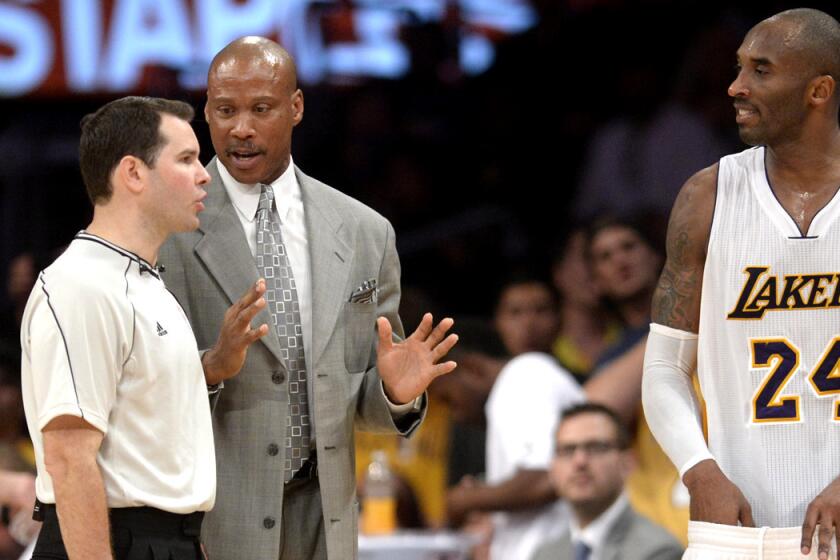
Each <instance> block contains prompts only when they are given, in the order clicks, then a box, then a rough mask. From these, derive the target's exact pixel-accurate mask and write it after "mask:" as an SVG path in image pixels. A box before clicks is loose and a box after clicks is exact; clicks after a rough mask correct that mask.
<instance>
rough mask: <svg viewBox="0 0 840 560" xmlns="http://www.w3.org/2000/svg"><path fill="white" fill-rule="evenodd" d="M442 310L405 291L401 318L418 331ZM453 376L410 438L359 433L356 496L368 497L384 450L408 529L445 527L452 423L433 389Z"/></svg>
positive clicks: (419, 293) (422, 296)
mask: <svg viewBox="0 0 840 560" xmlns="http://www.w3.org/2000/svg"><path fill="white" fill-rule="evenodd" d="M438 308H439V306H438V305H437V303H436V302H435V301H434V300H432V299H431V298H430V297H429V296H428V295H427V294H426V293H425V292H424V291H423V290H420V289H417V288H408V289H406V290H403V298H402V300H401V302H400V317H401V318H402V319H403V325H404V327H405V328H407V329H409V332H413V331H414V329H416V328H417V326H418V325H419V324H420V320H421V319H422V318H423V314H424V313H425V312H426V311H431V313H432V314H433V315H434V316H435V317H439V316H440V315H439V311H438ZM459 328H460V325H459ZM459 334H460V330H459ZM453 374H454V372H452V373H450V374H447V375H445V376H443V377H442V378H438V379H436V380H435V381H433V382H432V384H431V385H430V386H429V398H430V403H429V410H428V412H427V414H426V418H425V420H424V422H423V424H421V425H420V427H419V428H418V429H417V430H416V431H415V432H414V434H413V435H412V437H411V438H410V439H406V438H403V437H400V436H398V435H396V434H377V433H371V432H363V431H361V430H356V431H355V436H354V440H355V446H356V481H357V485H358V494H359V496H360V497H361V496H363V495H364V492H365V489H364V475H365V472H366V471H367V466H368V464H369V463H370V462H371V460H372V454H373V452H374V451H377V450H381V451H384V452H385V454H386V456H387V457H388V464H389V465H390V466H391V469H392V471H393V474H394V475H395V478H396V480H397V492H396V498H397V525H398V526H399V527H401V528H404V529H416V528H421V527H426V526H432V527H440V526H441V525H443V522H444V497H445V495H446V486H447V482H448V476H449V475H448V469H447V461H448V459H449V452H450V443H449V439H450V430H451V424H452V421H451V410H450V407H449V406H448V403H446V402H445V401H444V400H442V399H441V398H440V397H439V395H438V394H437V392H436V389H435V387H436V384H438V382H441V381H442V380H444V379H448V378H449V377H450V376H451V375H453Z"/></svg>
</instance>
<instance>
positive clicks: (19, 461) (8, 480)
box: [0, 350, 40, 560]
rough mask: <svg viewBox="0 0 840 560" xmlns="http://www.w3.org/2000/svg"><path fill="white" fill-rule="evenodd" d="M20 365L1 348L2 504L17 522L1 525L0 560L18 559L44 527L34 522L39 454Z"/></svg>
mask: <svg viewBox="0 0 840 560" xmlns="http://www.w3.org/2000/svg"><path fill="white" fill-rule="evenodd" d="M19 368H20V366H19V363H18V361H17V354H16V353H13V352H10V351H8V350H0V506H5V507H6V508H7V512H8V517H9V521H11V522H13V525H12V526H9V527H7V526H6V525H5V524H2V525H0V560H7V559H9V560H17V558H18V556H19V555H20V553H21V552H22V551H23V546H22V545H25V544H27V543H28V542H29V538H30V537H32V536H34V531H37V528H38V527H39V526H40V524H35V523H34V522H32V521H31V512H32V506H33V505H34V504H35V478H34V476H33V475H32V473H33V472H34V463H35V457H34V453H33V451H32V443H31V442H30V441H29V438H28V437H27V436H26V433H25V431H24V429H23V426H24V418H23V401H22V398H21V393H20V369H19ZM12 528H14V534H12V532H11V529H12ZM16 539H17V540H16Z"/></svg>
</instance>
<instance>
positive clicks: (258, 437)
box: [158, 158, 425, 560]
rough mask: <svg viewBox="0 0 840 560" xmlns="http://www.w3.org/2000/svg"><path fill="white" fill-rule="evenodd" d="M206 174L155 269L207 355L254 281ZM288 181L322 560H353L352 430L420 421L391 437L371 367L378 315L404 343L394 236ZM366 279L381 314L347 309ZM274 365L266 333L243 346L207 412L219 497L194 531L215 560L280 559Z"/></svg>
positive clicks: (277, 362) (279, 408)
mask: <svg viewBox="0 0 840 560" xmlns="http://www.w3.org/2000/svg"><path fill="white" fill-rule="evenodd" d="M207 171H208V172H209V173H210V176H211V178H212V179H211V182H210V184H209V185H208V186H207V191H208V195H207V198H206V199H205V211H204V212H202V213H201V214H200V215H199V218H200V226H199V228H198V230H197V231H195V232H191V233H186V234H181V235H176V236H173V237H171V238H170V239H169V240H168V241H167V243H166V244H165V245H164V247H163V248H162V250H161V253H160V256H159V259H158V262H159V263H160V264H162V265H164V266H165V272H164V274H163V278H164V281H165V282H166V285H167V287H168V288H169V289H170V290H171V291H172V292H173V293H174V294H175V296H176V297H177V298H178V300H179V301H180V303H181V305H182V306H183V307H184V310H185V311H186V313H187V316H188V317H189V318H190V322H191V323H192V327H193V329H194V331H195V335H196V340H197V341H198V345H199V348H209V347H211V346H212V345H213V344H214V343H215V341H216V338H217V337H218V335H219V330H220V326H221V324H222V318H223V316H224V313H225V311H226V310H227V308H228V307H229V306H230V305H231V303H233V302H234V301H236V300H237V299H239V298H240V297H241V296H242V294H244V293H245V292H246V290H247V289H248V288H249V287H250V286H252V285H253V284H254V282H256V280H257V277H258V273H257V268H256V265H255V263H254V258H253V256H252V255H251V252H250V249H249V247H248V243H247V240H246V239H245V234H244V231H243V229H242V225H241V223H240V221H239V218H238V217H237V214H236V210H235V208H234V207H233V205H232V203H231V201H230V198H229V197H228V195H227V192H226V191H225V189H224V185H223V184H222V180H221V178H220V176H219V173H218V169H217V168H216V160H215V158H214V159H213V161H211V162H210V164H209V165H208V166H207ZM295 173H296V175H297V179H298V182H299V184H300V188H301V194H302V197H303V205H304V212H305V219H306V227H307V235H308V239H309V247H310V258H311V266H312V323H313V325H312V348H311V349H308V350H307V351H308V354H309V356H308V358H309V359H308V360H307V361H308V365H309V368H310V379H311V381H312V385H311V386H310V389H309V390H310V391H314V411H313V413H314V415H315V441H316V445H317V452H318V472H319V481H320V486H321V502H322V504H323V512H324V518H323V523H324V527H325V532H326V543H327V551H328V555H329V557H330V558H335V559H339V558H341V559H345V558H351V557H353V558H355V556H356V554H357V553H356V550H357V523H358V520H357V517H358V514H357V513H358V503H357V501H356V484H355V475H354V448H353V429H354V427H359V428H361V429H363V430H369V431H379V432H399V433H402V434H404V435H408V434H410V433H411V432H412V431H413V430H414V429H415V428H416V427H417V426H418V425H419V423H420V421H421V420H422V413H421V414H413V415H411V416H410V417H408V418H403V419H401V421H400V427H399V428H398V427H397V425H395V423H394V421H393V419H392V417H391V413H390V410H389V409H388V406H387V403H386V401H385V399H384V397H383V395H382V389H381V387H380V378H379V374H378V373H377V371H376V367H375V363H376V352H375V342H376V335H375V329H374V326H375V321H376V317H377V316H379V315H384V316H385V317H387V318H388V319H389V320H390V321H391V324H392V325H393V326H394V330H395V332H396V333H397V334H398V335H399V336H402V334H403V333H402V323H401V322H400V320H399V317H398V315H397V310H398V307H399V300H400V266H399V259H398V257H397V252H396V248H395V245H394V230H393V228H392V227H391V224H390V223H388V221H387V220H386V219H385V218H383V217H382V216H380V215H379V214H377V213H376V212H374V211H373V210H371V209H370V208H368V207H367V206H364V205H363V204H361V203H360V202H358V201H356V200H354V199H352V198H350V197H348V196H346V195H344V194H342V193H340V192H338V191H336V190H334V189H332V188H330V187H328V186H327V185H324V184H323V183H321V182H319V181H317V180H315V179H313V178H311V177H308V176H306V175H305V174H303V172H301V171H300V170H299V169H297V168H295ZM370 278H377V279H378V282H379V287H380V290H381V291H380V294H379V300H378V303H377V304H369V303H350V302H349V301H348V300H349V298H350V294H351V292H352V291H353V289H354V288H356V287H357V286H360V285H361V284H362V283H363V282H364V281H365V280H368V279H370ZM262 323H267V324H269V325H270V324H271V320H270V318H269V315H268V311H267V310H265V309H264V310H262V311H261V312H260V314H259V315H258V316H257V317H256V319H255V321H254V322H253V325H259V324H262ZM280 355H281V354H280V343H279V341H278V339H277V336H276V334H275V333H274V332H273V331H272V332H270V333H269V334H268V335H266V336H265V337H263V338H262V339H261V341H260V342H258V343H255V344H254V345H252V346H251V348H250V349H249V351H248V357H247V360H246V362H245V366H244V367H243V368H242V371H241V372H240V373H239V375H237V376H236V377H234V378H232V379H229V380H227V381H226V382H225V387H224V388H223V389H222V390H221V392H220V394H219V396H218V400H217V401H216V402H215V404H214V411H213V429H214V436H215V442H216V464H217V481H218V482H217V495H216V505H215V507H214V509H213V511H212V512H210V514H209V515H208V516H207V517H206V519H205V522H204V529H203V531H202V537H203V539H204V542H205V544H206V546H207V549H208V553H209V554H210V557H211V558H213V559H214V560H241V559H244V558H249V559H250V558H253V559H269V558H277V556H278V554H279V550H280V528H281V526H282V524H281V514H282V511H283V461H284V446H283V440H284V435H285V424H286V417H287V408H288V406H287V386H286V371H285V369H284V365H283V361H282V360H281V358H280ZM423 413H425V408H424V410H423ZM275 446H276V447H275ZM278 447H279V453H277V448H278ZM269 449H270V450H271V451H269ZM272 453H275V454H274V455H272Z"/></svg>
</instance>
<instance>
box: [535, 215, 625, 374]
mask: <svg viewBox="0 0 840 560" xmlns="http://www.w3.org/2000/svg"><path fill="white" fill-rule="evenodd" d="M551 278H552V281H553V283H554V287H555V288H556V289H557V292H558V293H559V294H560V334H559V335H558V336H557V338H556V339H555V340H554V345H553V346H552V353H553V354H554V357H555V358H557V360H558V361H559V362H560V365H562V366H563V367H564V368H566V369H567V370H569V373H571V374H572V375H574V376H575V378H576V379H577V380H578V381H579V382H580V383H581V384H583V382H584V381H586V379H587V377H589V373H590V372H591V371H592V368H593V367H594V366H595V363H596V362H597V361H598V359H599V358H600V356H601V354H602V353H603V352H604V350H605V349H606V348H607V347H608V346H610V345H612V344H614V343H615V342H616V341H617V340H618V337H619V334H620V332H621V327H620V325H619V324H618V321H617V320H616V319H615V318H614V317H613V316H612V315H611V314H610V313H608V312H607V310H606V309H605V308H604V306H603V305H601V302H600V301H599V299H598V291H597V290H596V289H595V285H594V283H593V282H592V273H591V271H590V269H589V265H588V263H587V262H586V231H585V229H584V228H581V227H578V228H575V229H573V230H572V231H571V233H570V234H569V235H568V236H567V237H566V239H565V240H564V242H563V244H562V246H561V247H560V250H559V251H558V252H557V255H556V256H555V259H554V263H553V264H552V267H551Z"/></svg>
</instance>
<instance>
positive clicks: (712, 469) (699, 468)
mask: <svg viewBox="0 0 840 560" xmlns="http://www.w3.org/2000/svg"><path fill="white" fill-rule="evenodd" d="M683 480H684V482H685V485H686V486H687V487H688V492H689V494H690V495H691V505H690V506H689V516H690V518H691V520H692V521H706V522H708V523H719V524H722V525H738V524H739V523H740V524H741V525H742V526H743V527H753V526H754V525H755V522H754V521H753V518H752V508H750V504H749V503H748V502H747V499H746V498H745V497H744V494H743V493H742V492H741V490H740V489H739V488H738V487H737V486H735V485H734V484H733V483H732V481H731V480H729V479H728V478H726V475H724V474H723V472H722V471H721V470H720V467H718V464H717V463H716V462H715V461H713V460H712V459H706V460H705V461H701V462H699V463H697V464H696V465H694V466H693V467H691V468H690V469H689V470H688V472H686V473H685V476H684V477H683Z"/></svg>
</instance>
